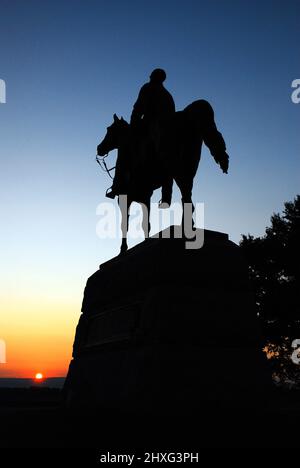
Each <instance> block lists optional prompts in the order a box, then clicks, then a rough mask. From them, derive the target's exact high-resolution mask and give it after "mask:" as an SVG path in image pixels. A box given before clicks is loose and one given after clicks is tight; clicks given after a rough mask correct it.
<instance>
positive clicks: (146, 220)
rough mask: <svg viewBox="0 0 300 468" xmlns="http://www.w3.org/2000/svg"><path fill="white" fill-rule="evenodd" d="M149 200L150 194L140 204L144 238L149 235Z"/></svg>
mask: <svg viewBox="0 0 300 468" xmlns="http://www.w3.org/2000/svg"><path fill="white" fill-rule="evenodd" d="M150 200H151V196H149V198H147V199H146V200H145V202H144V203H142V204H141V206H142V212H143V220H142V228H143V231H144V234H145V239H147V237H149V233H150V228H151V227H150Z"/></svg>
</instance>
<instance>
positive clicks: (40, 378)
mask: <svg viewBox="0 0 300 468" xmlns="http://www.w3.org/2000/svg"><path fill="white" fill-rule="evenodd" d="M43 377H44V376H43V374H41V373H40V372H38V373H37V374H35V379H36V380H42V379H43Z"/></svg>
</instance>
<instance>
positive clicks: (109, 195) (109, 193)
mask: <svg viewBox="0 0 300 468" xmlns="http://www.w3.org/2000/svg"><path fill="white" fill-rule="evenodd" d="M109 190H110V191H109ZM105 196H106V197H107V198H110V199H111V200H113V199H114V198H115V196H116V194H115V192H114V191H113V189H112V188H111V187H109V188H108V189H107V190H106V193H105Z"/></svg>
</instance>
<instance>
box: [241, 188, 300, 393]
mask: <svg viewBox="0 0 300 468" xmlns="http://www.w3.org/2000/svg"><path fill="white" fill-rule="evenodd" d="M299 239H300V195H297V196H296V198H295V199H294V201H291V202H286V203H285V204H284V210H283V213H282V214H278V213H276V214H273V215H272V216H271V226H270V227H267V228H266V231H265V235H264V236H262V237H254V236H251V235H249V234H248V235H247V236H245V235H243V236H242V240H241V242H240V246H241V248H242V249H243V251H244V255H245V257H246V259H247V261H248V264H249V276H250V280H251V282H252V286H253V290H254V293H255V298H256V305H257V311H258V313H259V316H260V318H261V324H262V330H263V335H264V341H265V349H264V351H265V352H266V355H267V356H268V358H269V359H270V360H271V362H272V366H273V370H274V377H275V381H277V382H278V383H280V384H284V385H285V386H286V385H288V386H291V385H293V384H294V385H295V386H298V385H299V383H300V375H299V374H300V373H299V366H295V364H293V363H292V361H291V353H292V348H291V342H292V340H293V339H294V338H299V337H300V294H299V291H300V275H299V269H300V249H299Z"/></svg>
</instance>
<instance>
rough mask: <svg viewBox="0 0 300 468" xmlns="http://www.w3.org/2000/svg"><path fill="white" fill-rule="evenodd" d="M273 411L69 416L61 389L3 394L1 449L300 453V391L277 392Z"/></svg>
mask: <svg viewBox="0 0 300 468" xmlns="http://www.w3.org/2000/svg"><path fill="white" fill-rule="evenodd" d="M275 393H276V394H275V396H273V397H272V399H273V401H270V405H269V408H262V409H261V410H259V411H258V410H257V411H253V410H251V411H247V410H239V411H236V412H232V411H224V410H220V409H217V408H216V407H209V406H207V405H205V404H203V411H200V412H199V410H197V412H193V411H189V413H188V414H187V413H185V414H183V413H181V414H180V413H179V412H178V411H174V412H173V414H166V413H164V412H163V411H160V412H158V413H157V414H153V413H152V414H150V413H140V414H132V413H130V414H129V413H125V412H124V413H120V412H119V413H117V412H114V411H110V412H106V413H104V412H99V411H98V412H97V411H93V412H92V411H91V410H88V411H81V412H79V411H76V412H75V411H71V410H66V409H65V408H64V406H63V402H62V392H61V391H60V390H58V389H49V388H31V389H0V420H1V425H0V447H1V448H48V449H50V448H51V449H54V448H91V449H98V450H103V449H104V448H105V449H110V450H115V451H116V452H118V451H119V452H120V451H122V450H123V452H124V451H125V452H126V450H127V451H128V450H133V449H135V450H137V449H141V450H142V449H143V450H144V449H145V450H148V451H149V450H154V449H155V450H162V449H166V447H168V450H170V449H172V450H176V451H180V450H182V449H183V448H185V449H187V448H189V449H190V450H193V451H197V450H199V449H201V448H205V447H216V448H221V447H232V448H235V447H245V448H246V447H265V448H268V447H277V448H278V447H299V446H300V438H299V435H298V434H299V433H298V429H299V424H300V394H299V391H276V392H275Z"/></svg>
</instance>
